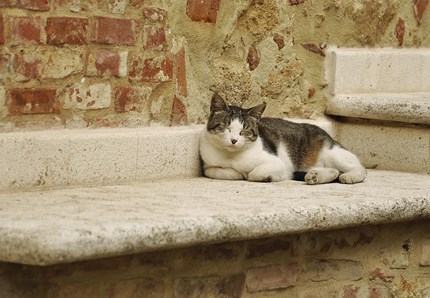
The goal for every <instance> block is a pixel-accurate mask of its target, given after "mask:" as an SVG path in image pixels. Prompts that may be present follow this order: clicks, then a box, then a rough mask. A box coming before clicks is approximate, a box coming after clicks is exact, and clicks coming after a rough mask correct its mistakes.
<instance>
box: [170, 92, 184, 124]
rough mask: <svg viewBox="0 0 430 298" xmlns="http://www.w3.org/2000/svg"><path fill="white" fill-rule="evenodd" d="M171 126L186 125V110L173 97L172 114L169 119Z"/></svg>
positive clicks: (177, 99)
mask: <svg viewBox="0 0 430 298" xmlns="http://www.w3.org/2000/svg"><path fill="white" fill-rule="evenodd" d="M170 124H171V125H187V124H188V117H187V108H186V107H185V105H184V104H183V103H182V101H181V100H180V99H179V98H178V97H177V96H176V95H175V97H174V98H173V106H172V114H171V117H170Z"/></svg>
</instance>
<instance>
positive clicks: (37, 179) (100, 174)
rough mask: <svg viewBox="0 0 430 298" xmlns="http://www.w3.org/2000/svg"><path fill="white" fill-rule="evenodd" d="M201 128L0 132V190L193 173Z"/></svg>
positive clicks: (129, 180) (123, 180)
mask: <svg viewBox="0 0 430 298" xmlns="http://www.w3.org/2000/svg"><path fill="white" fill-rule="evenodd" d="M201 129H202V127H201V126H193V127H164V128H163V127H157V128H154V127H150V128H142V129H130V128H121V129H76V130H50V131H35V132H12V133H2V134H0V192H1V191H14V190H25V189H37V188H46V187H65V186H72V185H81V186H82V185H105V184H118V183H119V184H121V183H126V182H131V181H139V180H148V179H158V178H171V177H184V176H185V177H190V176H197V175H198V174H199V171H200V165H199V154H198V144H199V136H200V131H201Z"/></svg>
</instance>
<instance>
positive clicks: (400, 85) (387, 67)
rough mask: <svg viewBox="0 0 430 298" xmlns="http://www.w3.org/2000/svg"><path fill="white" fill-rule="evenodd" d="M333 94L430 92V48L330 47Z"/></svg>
mask: <svg viewBox="0 0 430 298" xmlns="http://www.w3.org/2000/svg"><path fill="white" fill-rule="evenodd" d="M326 52H327V55H326V59H325V69H326V78H327V80H328V81H329V83H330V84H329V85H330V86H329V92H330V94H346V93H351V94H360V93H381V92H384V93H415V92H430V50H429V49H424V48H420V49H394V48H371V49H370V48H336V47H329V48H328V49H327V51H326Z"/></svg>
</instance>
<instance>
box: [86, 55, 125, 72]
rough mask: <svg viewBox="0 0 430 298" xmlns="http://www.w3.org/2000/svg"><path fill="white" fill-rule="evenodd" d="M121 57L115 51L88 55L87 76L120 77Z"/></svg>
mask: <svg viewBox="0 0 430 298" xmlns="http://www.w3.org/2000/svg"><path fill="white" fill-rule="evenodd" d="M119 63H120V56H119V54H118V52H117V51H114V50H99V51H94V52H88V53H87V59H86V67H85V75H87V76H100V77H102V76H111V75H113V76H116V77H119Z"/></svg>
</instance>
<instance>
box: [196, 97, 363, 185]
mask: <svg viewBox="0 0 430 298" xmlns="http://www.w3.org/2000/svg"><path fill="white" fill-rule="evenodd" d="M265 108H266V104H265V103H263V104H260V105H257V106H255V107H252V108H250V109H243V108H240V107H237V106H230V105H227V104H226V103H225V102H224V100H223V99H222V98H221V96H219V95H218V94H215V95H214V96H213V97H212V101H211V107H210V116H209V119H208V123H207V126H206V129H204V130H203V132H202V134H201V137H200V156H201V158H202V161H203V172H204V175H205V176H207V177H210V178H215V179H227V180H242V179H246V180H249V181H260V182H271V181H282V180H284V179H292V178H294V177H296V178H297V175H296V176H295V174H298V173H303V175H304V178H303V176H302V179H304V181H305V182H306V183H307V184H321V183H328V182H332V181H334V180H336V179H339V181H340V182H341V183H358V182H362V181H364V179H365V178H366V170H365V168H364V167H363V166H362V165H361V163H360V161H359V160H358V158H357V157H356V156H355V155H354V154H353V153H351V152H349V151H348V150H346V149H345V148H343V147H342V146H341V145H340V144H339V143H338V142H336V141H335V140H333V139H332V138H331V137H330V135H329V134H328V133H327V132H325V131H324V130H323V129H321V128H319V127H317V126H315V125H311V124H303V123H300V124H299V123H294V122H290V121H286V120H283V119H278V118H265V117H264V118H262V117H261V116H262V114H263V112H264V109H265Z"/></svg>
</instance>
